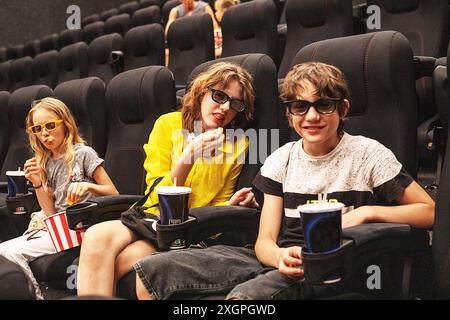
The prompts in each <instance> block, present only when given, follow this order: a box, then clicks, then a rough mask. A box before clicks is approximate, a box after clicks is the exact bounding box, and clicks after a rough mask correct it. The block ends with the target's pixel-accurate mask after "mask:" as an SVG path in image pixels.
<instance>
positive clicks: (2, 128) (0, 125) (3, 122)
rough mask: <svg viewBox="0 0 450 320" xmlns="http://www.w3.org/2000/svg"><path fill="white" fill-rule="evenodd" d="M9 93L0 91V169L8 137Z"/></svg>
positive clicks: (6, 148)
mask: <svg viewBox="0 0 450 320" xmlns="http://www.w3.org/2000/svg"><path fill="white" fill-rule="evenodd" d="M9 96H10V93H9V92H8V91H0V114H1V117H0V168H1V166H2V164H3V160H4V159H5V155H6V151H8V145H9V135H10V132H9V130H10V128H9V126H10V124H9V123H10V117H9V107H8V100H9Z"/></svg>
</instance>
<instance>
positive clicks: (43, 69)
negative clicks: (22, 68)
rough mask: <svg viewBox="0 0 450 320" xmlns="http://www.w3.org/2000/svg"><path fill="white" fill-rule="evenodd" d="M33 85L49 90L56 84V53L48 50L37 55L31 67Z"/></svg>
mask: <svg viewBox="0 0 450 320" xmlns="http://www.w3.org/2000/svg"><path fill="white" fill-rule="evenodd" d="M31 68H32V71H33V83H34V84H43V85H46V86H49V87H50V88H54V87H56V85H57V84H58V51H56V50H50V51H46V52H43V53H40V54H38V55H37V56H36V57H34V59H33V63H32V65H31Z"/></svg>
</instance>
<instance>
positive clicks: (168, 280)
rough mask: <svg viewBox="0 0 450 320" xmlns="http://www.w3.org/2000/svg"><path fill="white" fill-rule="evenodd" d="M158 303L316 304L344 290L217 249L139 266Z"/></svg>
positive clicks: (236, 250)
mask: <svg viewBox="0 0 450 320" xmlns="http://www.w3.org/2000/svg"><path fill="white" fill-rule="evenodd" d="M134 269H135V270H136V272H137V274H138V276H139V278H140V279H141V281H142V283H143V284H144V286H145V287H146V288H147V290H148V291H149V293H150V294H152V295H153V296H154V297H155V298H156V299H184V298H197V297H202V296H208V295H215V296H217V295H222V296H223V297H225V296H226V298H227V299H251V300H270V299H276V300H281V299H283V300H284V299H312V298H318V297H322V296H329V295H335V294H338V293H340V292H341V291H342V290H343V289H342V288H341V286H340V285H339V284H338V285H322V286H312V285H309V284H307V283H305V282H304V281H302V280H301V279H296V278H290V277H287V276H285V275H283V274H281V273H280V272H278V270H277V269H274V268H268V267H265V266H263V265H262V264H261V263H260V262H259V261H258V259H257V258H256V255H255V251H254V250H253V249H252V248H243V247H231V246H225V245H216V246H212V247H208V248H206V249H196V248H190V249H184V250H174V251H168V252H159V253H155V254H153V255H151V256H148V257H146V258H144V259H143V260H141V261H139V262H138V263H136V264H135V265H134Z"/></svg>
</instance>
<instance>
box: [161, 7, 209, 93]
mask: <svg viewBox="0 0 450 320" xmlns="http://www.w3.org/2000/svg"><path fill="white" fill-rule="evenodd" d="M167 44H168V47H169V64H168V68H169V69H170V70H171V71H172V73H173V75H174V77H175V85H176V86H177V88H178V86H180V87H184V86H186V82H187V79H188V77H189V74H190V73H191V71H192V70H193V69H194V68H195V67H196V66H198V65H200V64H202V63H203V62H206V61H209V60H214V37H213V23H212V19H211V16H210V15H208V14H201V15H193V16H189V17H183V18H179V19H176V20H175V21H174V22H173V23H172V24H171V25H170V28H169V31H168V33H167Z"/></svg>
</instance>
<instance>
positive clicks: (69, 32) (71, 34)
mask: <svg viewBox="0 0 450 320" xmlns="http://www.w3.org/2000/svg"><path fill="white" fill-rule="evenodd" d="M58 41H59V47H60V48H63V47H65V46H68V45H70V44H73V43H76V42H78V41H80V29H65V30H63V31H61V32H60V34H59V39H58Z"/></svg>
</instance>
